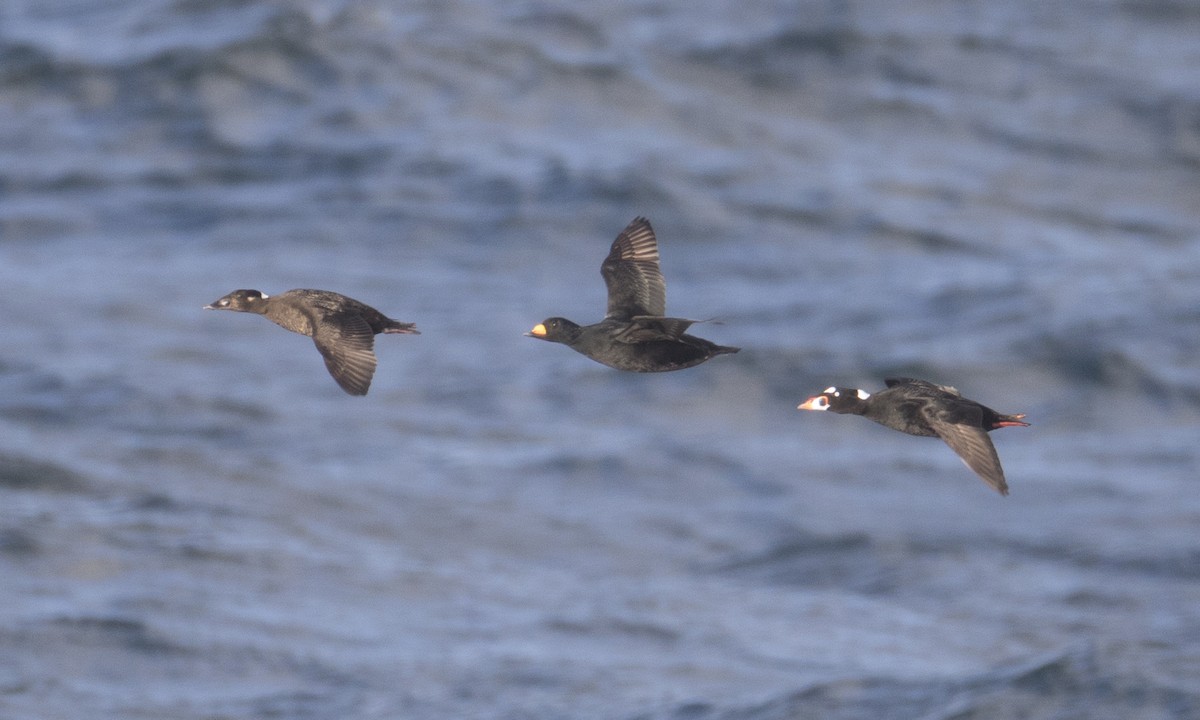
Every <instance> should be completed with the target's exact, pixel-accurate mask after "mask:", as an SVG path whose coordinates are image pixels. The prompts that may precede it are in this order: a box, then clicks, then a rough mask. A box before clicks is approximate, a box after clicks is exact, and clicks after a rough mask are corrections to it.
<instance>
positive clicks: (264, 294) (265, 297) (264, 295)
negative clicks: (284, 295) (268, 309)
mask: <svg viewBox="0 0 1200 720" xmlns="http://www.w3.org/2000/svg"><path fill="white" fill-rule="evenodd" d="M259 295H261V296H262V299H263V300H266V299H267V298H269V297H271V296H270V295H268V294H266V293H259Z"/></svg>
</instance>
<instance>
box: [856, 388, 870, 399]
mask: <svg viewBox="0 0 1200 720" xmlns="http://www.w3.org/2000/svg"><path fill="white" fill-rule="evenodd" d="M869 397H871V393H869V392H867V391H866V390H858V399H859V400H866V399H867V398H869Z"/></svg>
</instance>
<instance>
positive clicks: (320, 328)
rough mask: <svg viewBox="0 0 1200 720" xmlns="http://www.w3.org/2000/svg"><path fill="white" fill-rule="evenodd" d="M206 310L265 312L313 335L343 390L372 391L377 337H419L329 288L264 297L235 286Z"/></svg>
mask: <svg viewBox="0 0 1200 720" xmlns="http://www.w3.org/2000/svg"><path fill="white" fill-rule="evenodd" d="M204 309H205V310H234V311H236V312H248V313H258V314H259V315H265V316H266V317H267V319H268V320H270V321H271V322H273V323H275V324H276V325H278V326H280V327H282V328H285V329H287V330H291V331H292V332H296V333H300V334H301V335H308V336H309V337H311V338H312V339H313V342H314V343H315V344H316V346H317V349H318V350H320V351H321V356H322V357H324V358H325V367H327V368H329V374H330V375H332V376H333V379H334V380H336V381H337V384H338V385H340V386H341V387H342V389H343V390H345V391H346V392H348V393H350V394H351V395H366V394H367V389H368V388H370V387H371V378H372V376H374V375H375V365H376V360H375V335H376V334H378V333H401V334H406V335H419V334H420V333H419V332H418V331H417V326H416V325H414V324H413V323H406V322H400V321H398V320H392V319H391V318H389V317H387V316H386V315H384V314H383V313H381V312H379V311H378V310H376V309H375V308H373V307H371V306H370V305H365V304H363V303H361V302H359V301H357V300H355V299H354V298H348V297H346V296H345V295H339V294H338V293H335V292H330V291H328V290H288V291H287V292H285V293H280V294H279V295H264V294H263V293H261V292H259V291H258V290H234V291H233V292H231V293H229V294H228V295H226V296H225V297H223V298H221V299H220V300H217V301H215V302H214V303H212V304H211V305H205V306H204Z"/></svg>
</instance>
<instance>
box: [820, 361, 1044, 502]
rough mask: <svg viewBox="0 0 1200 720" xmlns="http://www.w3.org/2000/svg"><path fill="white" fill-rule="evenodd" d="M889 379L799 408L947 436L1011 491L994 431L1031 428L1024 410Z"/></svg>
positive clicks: (833, 390)
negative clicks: (871, 389) (1002, 409)
mask: <svg viewBox="0 0 1200 720" xmlns="http://www.w3.org/2000/svg"><path fill="white" fill-rule="evenodd" d="M884 383H885V384H886V385H887V389H886V390H880V391H879V392H877V393H874V394H872V393H868V392H866V391H865V390H860V389H858V388H840V387H830V388H826V389H825V391H824V392H822V393H821V394H820V395H814V396H812V397H810V398H809V399H807V400H805V401H804V402H802V403H800V405H799V406H798V408H797V409H799V410H822V411H824V410H828V411H830V412H835V413H838V414H849V415H862V416H863V417H866V418H869V419H871V420H874V421H875V422H877V423H879V424H880V425H884V426H886V427H889V428H891V429H893V430H899V431H900V432H902V433H907V434H909V435H918V436H921V437H938V438H941V439H942V440H944V441H945V442H946V444H947V445H949V446H950V448H951V449H952V450H954V452H956V453H958V456H959V457H960V458H962V461H963V462H964V463H966V465H967V467H969V468H970V469H971V470H973V471H974V472H975V474H977V475H979V477H981V478H983V480H984V482H986V483H987V484H988V485H991V486H992V487H993V488H995V490H996V492H998V493H1000V494H1001V495H1007V494H1008V483H1007V482H1006V481H1005V479H1004V469H1003V468H1002V467H1001V466H1000V456H999V455H997V454H996V447H995V446H994V445H992V440H991V438H989V437H988V433H989V432H991V431H992V430H995V429H996V428H1002V427H1023V426H1028V425H1029V423H1027V422H1023V421H1022V419H1021V418H1023V417H1025V416H1024V415H1023V414H1020V415H1005V414H1002V413H998V412H996V411H995V410H992V409H991V408H989V407H987V406H986V405H982V404H980V403H977V402H975V401H974V400H968V399H967V398H964V397H963V396H962V394H961V393H959V392H958V390H956V389H954V388H952V387H949V386H947V385H935V384H933V383H931V382H928V381H925V380H914V379H912V378H888V379H886V380H885V381H884Z"/></svg>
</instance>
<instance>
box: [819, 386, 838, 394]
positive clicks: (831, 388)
mask: <svg viewBox="0 0 1200 720" xmlns="http://www.w3.org/2000/svg"><path fill="white" fill-rule="evenodd" d="M821 392H822V393H824V394H826V395H837V388H835V387H834V386H832V385H830V386H829V387H827V388H825V389H824V390H822V391H821Z"/></svg>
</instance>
